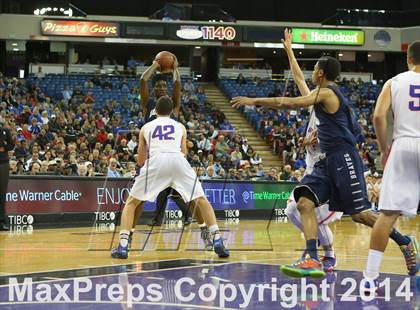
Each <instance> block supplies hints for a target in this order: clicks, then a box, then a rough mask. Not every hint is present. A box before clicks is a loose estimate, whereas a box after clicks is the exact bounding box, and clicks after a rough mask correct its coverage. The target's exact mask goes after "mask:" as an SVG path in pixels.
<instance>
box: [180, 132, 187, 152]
mask: <svg viewBox="0 0 420 310" xmlns="http://www.w3.org/2000/svg"><path fill="white" fill-rule="evenodd" d="M181 152H182V153H184V155H185V156H187V155H188V147H187V130H186V129H185V126H184V125H182V140H181Z"/></svg>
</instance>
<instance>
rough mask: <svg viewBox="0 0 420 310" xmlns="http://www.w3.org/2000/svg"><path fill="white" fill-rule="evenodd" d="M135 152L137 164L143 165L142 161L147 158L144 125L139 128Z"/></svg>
mask: <svg viewBox="0 0 420 310" xmlns="http://www.w3.org/2000/svg"><path fill="white" fill-rule="evenodd" d="M137 154H138V157H137V165H138V166H139V167H141V166H143V165H144V162H145V161H146V159H147V143H146V140H145V138H144V127H143V128H142V129H141V130H140V134H139V145H138V148H137Z"/></svg>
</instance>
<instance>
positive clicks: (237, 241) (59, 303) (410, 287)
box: [0, 218, 420, 310]
mask: <svg viewBox="0 0 420 310" xmlns="http://www.w3.org/2000/svg"><path fill="white" fill-rule="evenodd" d="M398 226H399V228H400V230H401V231H402V232H410V233H414V234H415V235H416V236H417V238H418V239H420V221H419V220H418V218H415V219H410V220H409V219H402V220H400V222H399V223H398ZM220 227H221V228H222V232H223V238H225V239H226V240H227V245H228V247H229V248H230V250H231V257H230V258H229V259H226V260H222V259H219V258H218V257H217V255H215V254H214V253H213V252H206V251H204V250H203V244H202V243H201V240H200V232H199V229H198V227H197V226H196V225H195V224H192V225H191V226H190V227H186V228H185V229H182V226H181V225H178V224H177V223H175V222H173V223H169V224H165V225H162V226H161V227H157V228H156V227H155V228H154V229H153V230H152V231H151V230H150V227H148V226H146V225H139V226H137V229H136V232H135V235H134V240H133V245H132V251H131V252H130V256H129V258H128V259H127V260H116V259H112V258H111V257H110V251H109V250H110V247H111V245H112V243H114V244H116V243H117V239H118V238H117V235H116V234H114V232H113V230H112V227H111V228H109V227H106V226H104V227H101V226H95V227H93V228H92V227H81V228H62V229H35V230H33V231H29V232H28V231H24V232H16V231H10V232H2V233H0V251H1V252H0V308H1V309H47V308H48V309H96V308H98V309H99V308H100V309H244V308H246V309H281V308H289V309H340V310H342V309H419V297H418V294H419V293H418V290H416V284H415V282H416V279H415V278H411V279H410V278H407V277H406V267H405V263H404V258H403V257H402V254H401V252H400V251H399V249H398V247H397V246H396V245H395V244H394V243H393V242H392V241H391V242H390V246H389V247H388V249H387V251H386V253H385V258H384V262H383V265H382V271H383V274H382V275H381V279H382V280H384V281H385V282H384V283H385V284H384V288H383V291H384V292H383V294H382V293H381V292H379V294H378V296H376V297H375V298H374V299H373V300H372V301H364V300H362V298H361V295H360V293H359V289H358V287H359V286H358V285H357V287H356V286H354V287H353V283H352V281H354V280H355V281H356V282H355V283H357V284H358V283H359V282H360V280H361V279H362V272H361V271H362V270H363V268H364V267H365V264H366V257H367V252H368V246H369V236H370V229H368V228H365V227H364V226H362V225H359V224H355V223H353V222H351V221H350V220H349V219H348V218H344V219H342V220H341V221H339V222H336V223H333V224H332V225H331V228H332V230H333V232H334V236H335V246H334V247H335V250H336V254H337V257H338V267H337V270H336V271H335V272H334V273H331V274H328V275H327V277H326V278H325V280H310V279H308V280H307V282H306V284H308V285H309V284H314V285H315V287H317V289H318V290H317V291H316V292H314V291H309V293H306V292H307V291H305V293H304V292H303V290H301V288H302V286H303V285H306V284H305V283H303V282H302V280H301V279H291V278H288V277H286V276H284V275H283V274H282V273H281V272H280V269H279V266H280V265H281V264H285V263H291V262H293V261H294V260H296V259H297V258H298V257H299V255H300V254H301V248H300V247H302V245H303V238H302V236H301V234H300V233H299V232H298V231H297V230H296V229H295V228H294V227H293V226H292V225H291V224H290V223H287V222H284V221H283V220H282V221H273V222H271V224H270V225H268V223H267V221H262V220H240V221H234V222H232V221H226V222H221V223H220ZM321 253H322V252H321ZM79 278H80V279H84V280H83V281H84V282H83V285H82V286H83V287H85V286H84V285H86V286H89V285H92V286H93V287H97V285H98V284H100V285H103V286H104V287H105V286H107V287H108V286H110V285H115V284H119V285H121V286H122V287H124V286H125V287H127V285H129V284H137V285H140V286H142V287H143V288H144V290H143V295H142V296H138V293H137V294H136V296H137V297H138V298H137V299H136V300H134V301H133V299H132V298H128V297H127V296H126V294H123V295H122V298H120V299H119V300H115V299H113V297H112V296H110V295H109V290H108V294H106V292H105V291H100V294H99V297H98V294H97V291H95V290H90V291H88V290H87V289H86V292H82V293H81V294H80V295H79V296H78V298H77V300H75V299H74V298H73V297H74V296H73V293H74V291H73V290H74V287H72V286H71V285H70V283H73V284H74V283H75V282H74V281H75V279H76V280H77V279H79ZM11 279H14V280H13V281H16V282H13V283H22V282H24V281H26V280H28V279H30V281H32V284H33V285H32V286H31V287H32V291H30V290H28V291H26V292H23V291H20V292H21V293H22V292H23V293H27V295H26V296H24V297H23V298H21V299H20V300H19V290H18V289H17V288H16V287H17V286H16V285H15V288H14V289H15V291H13V290H11V289H10V288H11V286H10V285H9V284H11V283H12V282H11ZM25 279H26V280H25ZM180 279H181V280H180ZM182 279H185V280H182ZM407 279H410V281H409V280H407ZM417 280H418V278H417ZM180 281H181V282H180ZM322 281H325V282H326V283H327V284H328V288H326V289H325V292H324V291H321V287H322V283H323V282H322ZM387 281H388V282H387ZM87 282H90V284H87ZM13 283H12V284H13ZM38 284H45V285H49V286H50V287H53V289H52V291H51V292H50V295H51V296H50V297H51V298H50V299H51V300H48V298H47V299H45V300H46V301H45V302H42V298H41V299H40V298H39V297H40V296H41V295H42V294H41V293H40V292H39V291H37V290H39V289H40V288H39V287H37V286H36V285H38ZM262 284H266V286H265V287H263V286H262ZM294 284H296V285H295V287H296V288H297V289H296V290H294V286H293V285H294ZM66 285H68V286H70V289H69V290H68V291H67V292H66V293H67V294H68V295H69V296H70V297H68V296H67V295H65V294H64V293H63V292H60V290H59V289H56V288H57V287H58V286H61V287H66ZM153 285H154V286H155V287H159V289H158V291H159V294H157V293H156V292H155V293H154V294H153V289H152V288H150V287H149V286H153ZM156 285H157V286H156ZM177 285H178V286H177ZM241 285H242V286H241ZM210 286H211V287H210ZM19 287H20V288H22V286H19ZM19 287H18V288H19ZM85 288H86V287H85ZM212 288H214V289H212ZM222 288H223V289H222ZM149 289H150V291H149ZM177 290H178V291H177ZM387 290H388V291H387ZM222 291H223V292H222ZM11 292H12V293H13V292H15V293H16V292H17V293H16V294H15V296H11V295H10V294H12V293H11ZM234 292H236V294H235V293H234ZM30 293H32V296H31V297H29V295H30ZM44 293H45V292H44ZM222 293H223V294H222ZM295 293H296V296H294V297H296V298H292V297H293V294H295ZM324 293H325V294H326V296H327V297H328V298H318V299H317V298H314V299H315V301H313V300H312V299H311V296H310V294H313V295H321V294H324ZM37 294H40V295H37ZM45 294H46V293H45ZM60 294H62V295H60ZM177 294H178V295H177ZM179 294H181V297H182V298H180V297H179ZM303 294H306V297H305V296H304V295H303ZM308 294H309V295H308ZM407 294H408V297H407V296H406V295H407ZM410 294H412V296H411V295H410ZM47 295H48V294H47ZM140 295H141V294H140ZM66 296H67V297H66ZM290 296H292V297H290ZM308 296H309V297H308ZM11 297H13V298H14V299H11ZM21 297H22V296H21ZM41 297H45V296H44V295H42V296H41ZM55 297H57V298H55ZM140 297H143V298H140ZM153 297H155V299H153ZM389 297H390V300H388V299H389ZM288 298H289V299H288ZM11 300H12V301H11Z"/></svg>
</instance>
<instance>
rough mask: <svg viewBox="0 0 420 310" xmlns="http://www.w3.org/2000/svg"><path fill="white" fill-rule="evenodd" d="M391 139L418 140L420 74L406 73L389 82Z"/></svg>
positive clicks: (419, 125) (419, 131)
mask: <svg viewBox="0 0 420 310" xmlns="http://www.w3.org/2000/svg"><path fill="white" fill-rule="evenodd" d="M391 96H392V111H393V113H394V135H393V139H394V140H395V139H397V138H401V137H411V138H420V73H416V72H413V71H407V72H404V73H401V74H398V75H397V76H396V77H394V78H393V79H392V82H391Z"/></svg>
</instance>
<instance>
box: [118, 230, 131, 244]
mask: <svg viewBox="0 0 420 310" xmlns="http://www.w3.org/2000/svg"><path fill="white" fill-rule="evenodd" d="M129 236H130V231H129V230H121V231H120V245H121V246H123V247H126V246H127V245H128V238H129Z"/></svg>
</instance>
